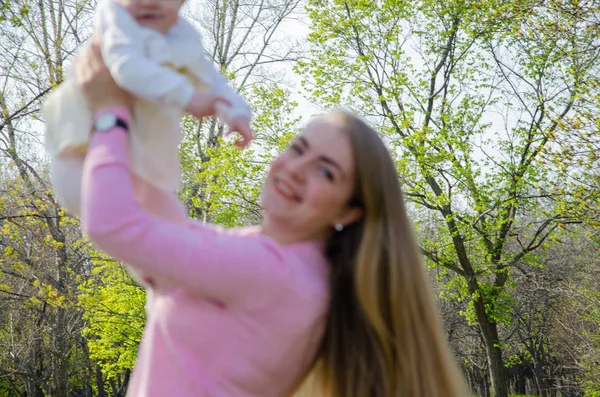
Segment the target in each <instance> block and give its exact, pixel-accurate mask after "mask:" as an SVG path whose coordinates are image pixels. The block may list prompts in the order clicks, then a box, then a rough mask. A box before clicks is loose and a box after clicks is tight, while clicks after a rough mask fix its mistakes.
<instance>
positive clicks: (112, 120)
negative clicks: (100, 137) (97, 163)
mask: <svg viewBox="0 0 600 397" xmlns="http://www.w3.org/2000/svg"><path fill="white" fill-rule="evenodd" d="M115 125H117V116H115V115H114V114H110V113H105V114H103V115H101V116H100V117H98V119H96V124H95V128H96V130H98V131H106V130H110V129H111V128H112V127H114V126H115Z"/></svg>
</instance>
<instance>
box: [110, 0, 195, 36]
mask: <svg viewBox="0 0 600 397" xmlns="http://www.w3.org/2000/svg"><path fill="white" fill-rule="evenodd" d="M116 1H117V3H119V4H120V5H122V6H123V7H125V9H127V11H128V12H129V13H130V14H131V16H133V17H134V18H135V20H136V21H137V22H138V23H139V24H140V25H142V26H144V27H146V28H150V29H154V30H157V31H159V32H161V33H167V32H168V31H169V29H171V28H172V27H173V26H174V25H175V24H176V23H177V19H178V18H179V9H180V8H181V6H182V5H183V2H184V0H116Z"/></svg>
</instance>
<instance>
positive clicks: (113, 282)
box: [79, 260, 146, 380]
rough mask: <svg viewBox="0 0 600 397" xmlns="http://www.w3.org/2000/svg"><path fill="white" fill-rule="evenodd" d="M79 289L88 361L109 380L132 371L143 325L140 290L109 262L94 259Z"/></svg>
mask: <svg viewBox="0 0 600 397" xmlns="http://www.w3.org/2000/svg"><path fill="white" fill-rule="evenodd" d="M79 289H80V291H81V294H80V296H79V306H80V307H81V309H82V310H83V317H84V320H85V321H86V326H85V328H84V329H83V331H82V334H83V335H84V336H85V337H86V338H87V339H88V347H89V351H90V358H91V359H93V360H95V361H96V362H97V363H98V364H99V365H100V366H101V368H102V372H103V374H104V375H105V376H106V378H107V379H109V380H110V379H114V378H116V377H117V376H119V375H120V374H122V373H123V371H124V370H126V369H129V370H132V369H133V366H134V364H135V359H136V355H137V348H138V345H139V342H140V340H141V336H142V331H143V328H144V324H145V322H146V313H145V301H146V294H145V291H144V289H143V288H142V287H140V285H139V284H138V283H137V282H136V281H135V279H134V278H133V277H132V276H131V274H129V273H128V272H127V271H126V270H125V269H124V268H123V267H122V266H121V265H120V264H118V263H117V262H114V261H111V260H95V261H94V262H93V268H92V277H91V278H90V279H88V280H87V281H85V282H83V283H82V284H81V286H80V288H79Z"/></svg>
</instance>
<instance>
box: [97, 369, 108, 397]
mask: <svg viewBox="0 0 600 397" xmlns="http://www.w3.org/2000/svg"><path fill="white" fill-rule="evenodd" d="M96 386H98V397H106V392H105V391H104V379H103V378H102V369H101V368H100V366H99V365H96Z"/></svg>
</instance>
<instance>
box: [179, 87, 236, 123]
mask: <svg viewBox="0 0 600 397" xmlns="http://www.w3.org/2000/svg"><path fill="white" fill-rule="evenodd" d="M218 104H221V105H224V106H228V105H229V102H228V101H227V100H226V99H224V98H222V97H219V96H216V95H215V94H212V93H201V92H196V93H195V94H194V96H193V97H192V100H191V101H190V103H189V105H188V106H187V107H186V108H185V109H184V110H185V112H186V113H188V114H191V115H192V116H194V117H196V118H197V119H202V118H204V117H207V116H214V115H215V114H216V112H217V105H218Z"/></svg>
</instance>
